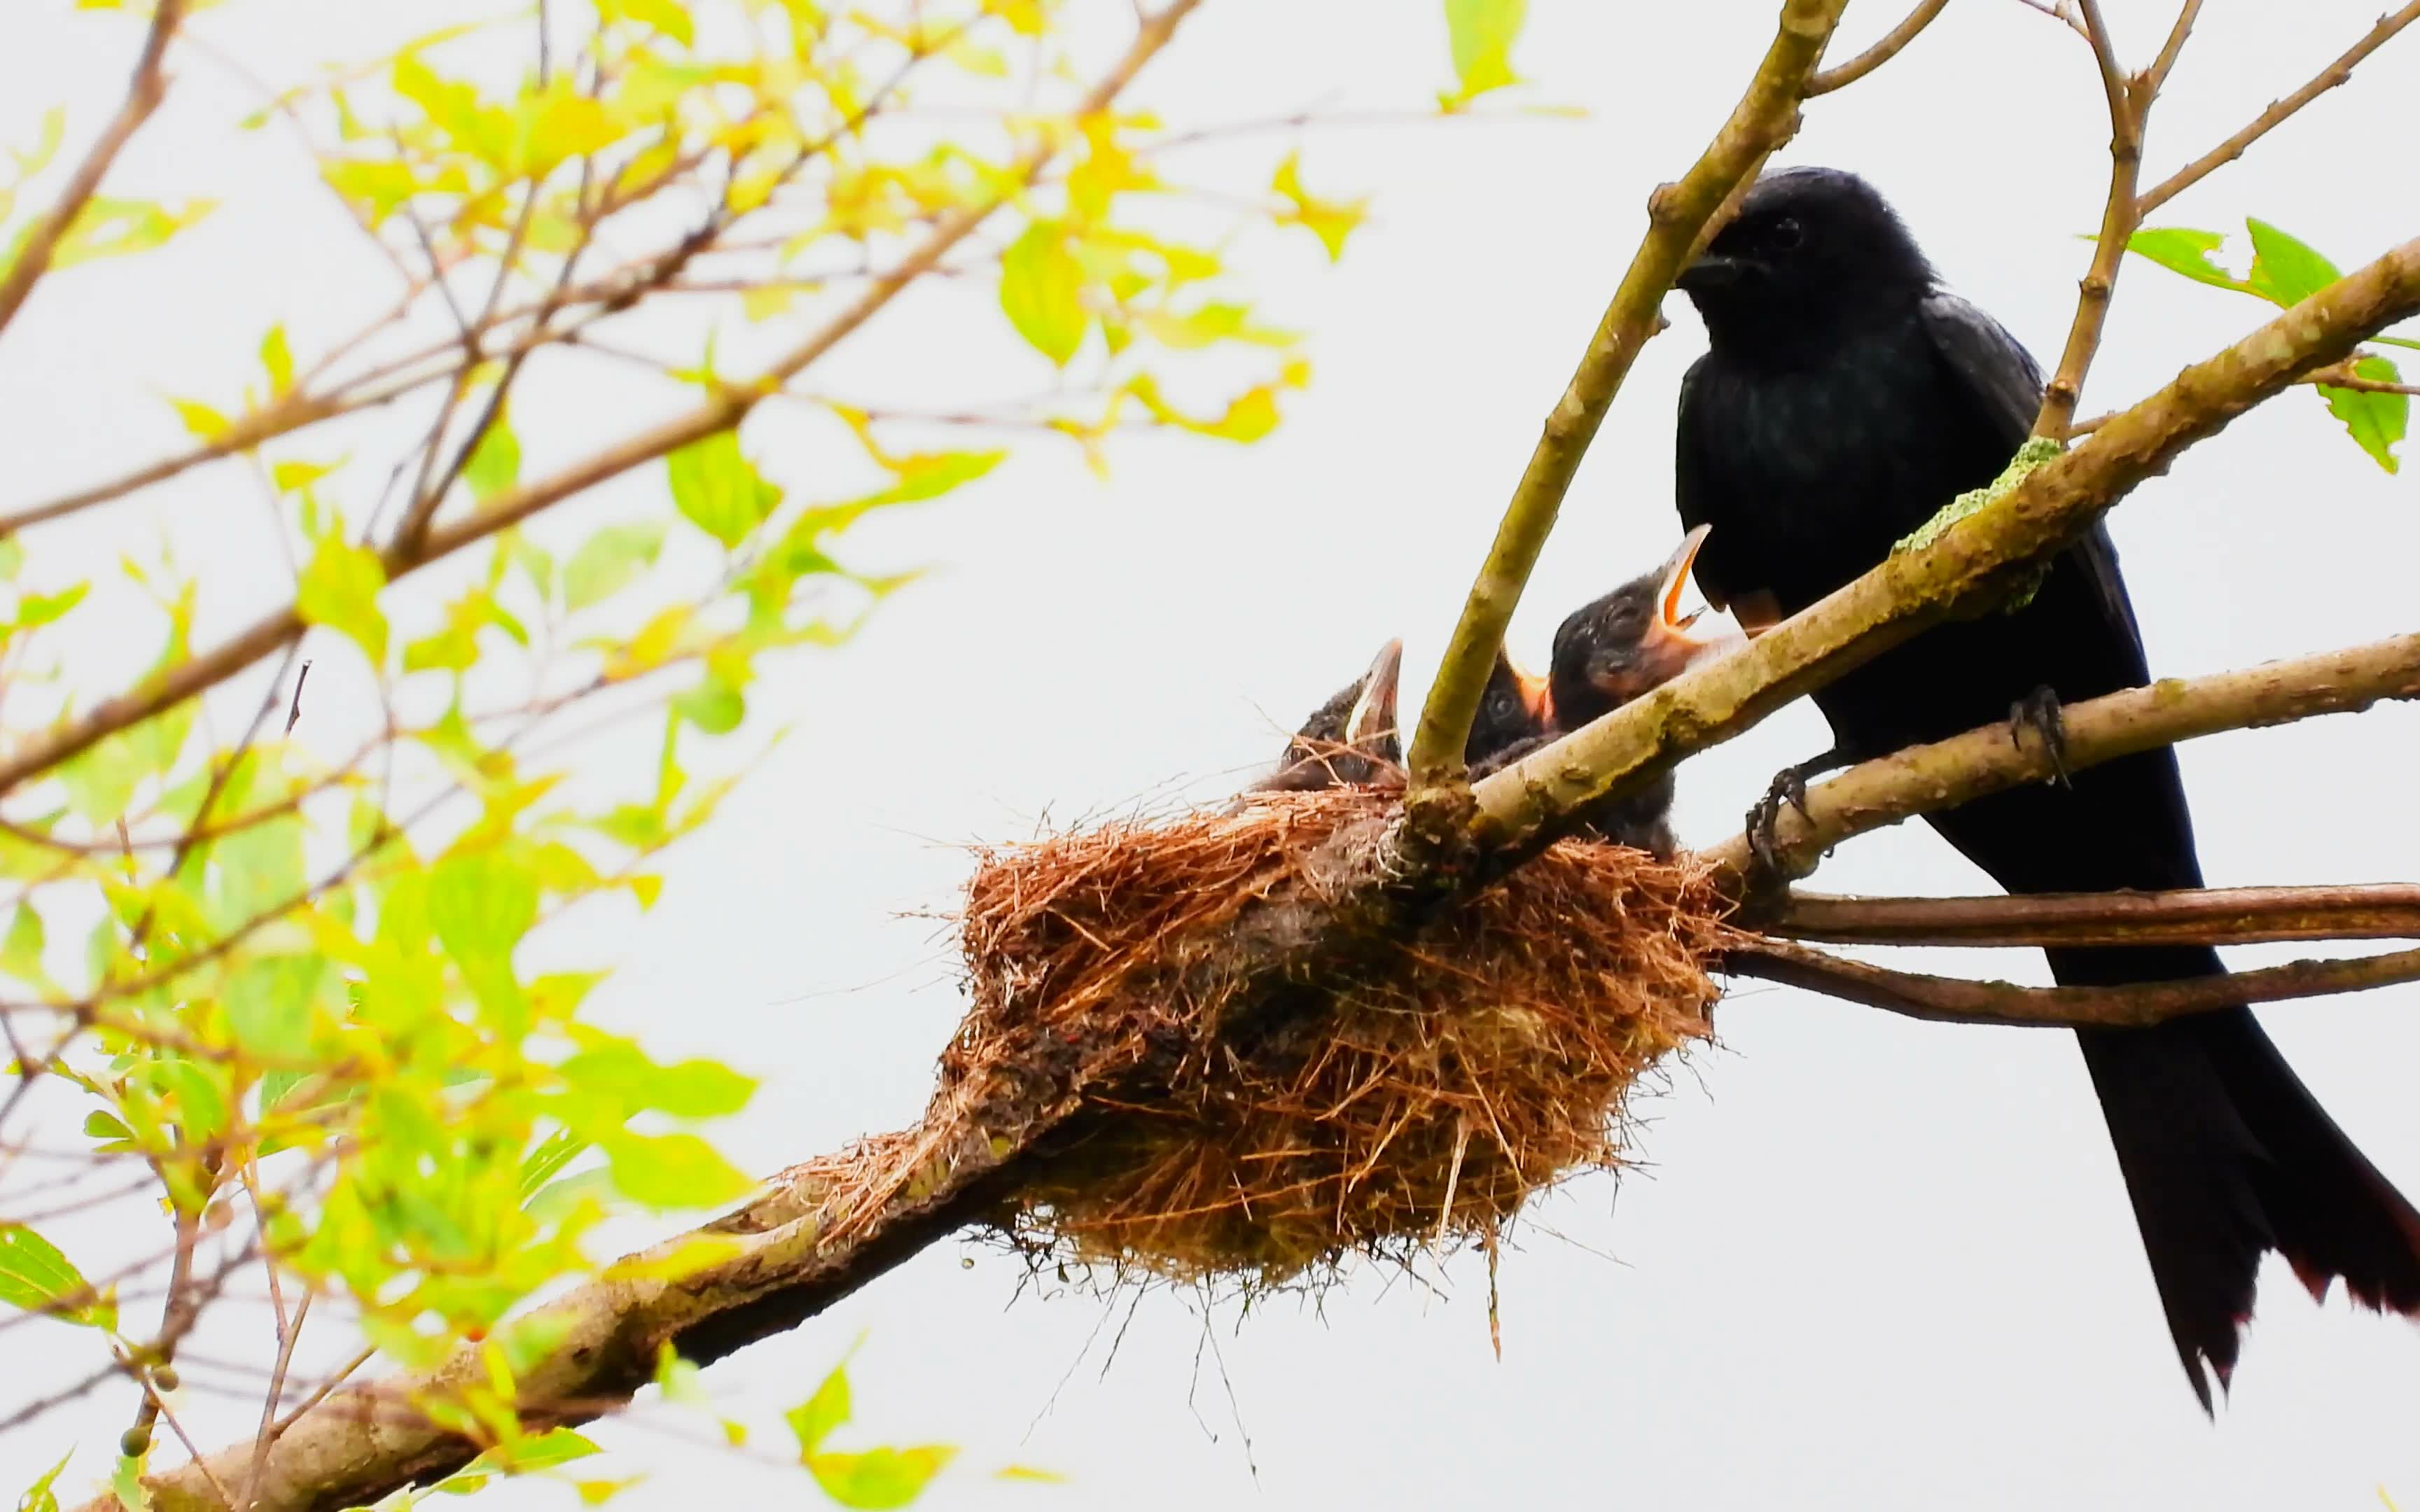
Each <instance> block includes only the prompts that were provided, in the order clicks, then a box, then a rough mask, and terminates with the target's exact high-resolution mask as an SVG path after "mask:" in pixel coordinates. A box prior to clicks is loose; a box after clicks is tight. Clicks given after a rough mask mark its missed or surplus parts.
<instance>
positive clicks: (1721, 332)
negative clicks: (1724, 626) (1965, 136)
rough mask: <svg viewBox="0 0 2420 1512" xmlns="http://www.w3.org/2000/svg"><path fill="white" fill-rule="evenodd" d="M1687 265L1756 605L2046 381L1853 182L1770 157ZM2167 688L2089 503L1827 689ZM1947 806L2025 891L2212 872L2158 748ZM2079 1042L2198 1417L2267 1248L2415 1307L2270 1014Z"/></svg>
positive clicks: (2242, 1014) (1751, 612)
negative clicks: (1978, 591)
mask: <svg viewBox="0 0 2420 1512" xmlns="http://www.w3.org/2000/svg"><path fill="white" fill-rule="evenodd" d="M1679 283H1680V286H1681V288H1682V289H1683V291H1684V292H1686V293H1687V295H1688V296H1689V298H1690V300H1691V301H1693V302H1694V303H1695V304H1696V305H1697V307H1698V312H1699V315H1700V316H1703V317H1704V320H1705V324H1706V330H1707V333H1708V335H1709V336H1710V337H1711V338H1712V349H1711V350H1710V351H1708V353H1707V354H1706V355H1705V356H1704V357H1703V358H1701V359H1700V360H1699V362H1698V363H1697V364H1696V365H1695V366H1694V367H1692V368H1691V369H1690V370H1689V374H1688V377H1687V378H1686V379H1685V380H1684V381H1683V385H1682V390H1681V413H1680V436H1679V455H1678V459H1677V462H1678V469H1677V479H1678V486H1679V499H1680V508H1681V517H1682V519H1683V520H1684V521H1685V522H1687V523H1689V524H1691V525H1702V524H1711V525H1713V526H1714V536H1713V538H1712V540H1711V541H1709V542H1708V544H1707V547H1706V549H1705V550H1704V552H1703V553H1702V555H1701V556H1700V557H1699V573H1698V579H1699V583H1700V584H1701V585H1702V586H1703V588H1704V589H1705V592H1706V594H1707V595H1708V597H1709V598H1710V599H1711V600H1712V601H1713V602H1714V603H1716V604H1718V605H1720V604H1724V603H1729V604H1730V605H1731V606H1732V607H1733V608H1734V609H1735V611H1737V612H1738V613H1739V614H1740V616H1741V618H1742V619H1743V620H1744V621H1754V620H1759V619H1766V618H1771V617H1777V616H1778V615H1781V614H1789V613H1794V612H1796V611H1797V610H1799V609H1804V608H1805V607H1806V606H1807V605H1808V604H1810V603H1812V602H1813V601H1814V600H1816V599H1818V598H1820V597H1822V596H1823V594H1828V593H1830V592H1831V591H1833V590H1834V589H1837V588H1838V587H1840V586H1841V585H1842V584H1844V583H1846V582H1848V581H1849V580H1850V579H1853V578H1854V577H1856V576H1858V575H1859V574H1860V573H1863V572H1864V571H1866V570H1867V569H1868V568H1870V567H1872V566H1873V565H1875V564H1876V563H1879V562H1881V561H1882V560H1883V559H1884V557H1885V556H1886V555H1887V554H1888V553H1889V551H1890V549H1891V547H1892V545H1893V543H1894V542H1895V541H1896V540H1898V539H1899V538H1900V537H1901V536H1903V535H1905V534H1907V533H1908V532H1911V531H1913V530H1914V529H1915V528H1916V526H1918V525H1920V524H1921V523H1923V522H1924V521H1925V520H1926V519H1928V518H1929V517H1931V516H1932V515H1933V514H1934V513H1935V512H1936V511H1937V510H1939V509H1940V508H1941V507H1942V506H1943V505H1944V504H1946V503H1947V502H1948V501H1950V500H1951V499H1952V498H1954V497H1955V496H1956V495H1958V494H1959V493H1961V492H1962V491H1964V490H1966V489H1970V488H1976V487H1980V486H1984V485H1987V484H1989V483H1990V482H1991V481H1992V480H1993V477H1994V476H1995V475H1996V474H1997V473H1998V472H1999V471H2000V470H2001V469H2002V468H2003V467H2004V466H2005V465H2006V464H2007V462H2008V461H2009V457H2010V455H2012V454H2013V453H2014V452H2015V451H2016V449H2017V448H2018V446H2019V444H2020V443H2022V442H2023V441H2024V439H2025V436H2026V434H2027V432H2028V431H2029V430H2030V429H2031V427H2032V424H2033V421H2034V416H2035V413H2036V410H2037V409H2038V407H2039V405H2040V399H2041V386H2042V385H2041V374H2040V369H2039V368H2038V367H2036V365H2035V364H2034V362H2033V360H2032V358H2031V357H2029V356H2028V355H2027V354H2026V352H2025V350H2024V347H2020V346H2019V345H2018V344H2017V342H2016V340H2015V338H2013V337H2012V336H2010V335H2009V333H2008V332H2006V331H2004V330H2002V329H2001V327H2000V326H1999V325H1998V323H1997V322H1995V321H1993V319H1992V317H1991V316H1987V315H1985V314H1984V313H1983V312H1982V311H1980V310H1978V309H1977V308H1975V306H1973V305H1971V304H1968V303H1967V302H1965V301H1962V300H1960V299H1958V298H1957V297H1955V296H1953V295H1951V294H1948V293H1947V292H1945V291H1944V290H1943V289H1942V288H1941V287H1940V285H1939V284H1938V282H1937V280H1936V278H1935V276H1934V273H1933V270H1932V268H1931V264H1929V263H1928V262H1927V261H1926V260H1925V257H1924V255H1923V253H1922V252H1920V251H1919V250H1918V249H1917V247H1916V242H1915V240H1914V239H1912V238H1911V237H1910V236H1909V234H1908V232H1907V229H1906V228H1905V226H1903V225H1902V224H1900V220H1899V217H1898V216H1897V215H1896V214H1894V213H1893V211H1892V210H1891V208H1890V207H1889V206H1888V205H1887V204H1886V203H1885V201H1884V200H1883V198H1882V196H1881V195H1880V194H1878V193H1875V192H1874V190H1873V189H1872V188H1871V187H1870V186H1869V185H1868V184H1867V183H1866V182H1865V181H1864V180H1862V179H1860V178H1858V177H1854V175H1851V174H1847V173H1842V172H1839V171H1838V170H1835V169H1828V168H1793V169H1791V170H1788V171H1786V172H1780V173H1775V174H1770V175H1768V176H1766V177H1765V178H1764V179H1763V180H1762V181H1761V182H1760V183H1759V184H1758V185H1757V186H1756V187H1755V188H1754V189H1753V190H1751V191H1750V192H1749V193H1748V194H1747V196H1746V197H1745V200H1744V201H1743V203H1742V206H1741V209H1740V213H1739V215H1738V217H1737V218H1736V219H1735V220H1733V221H1732V222H1731V224H1730V225H1728V226H1727V227H1725V228H1724V230H1723V232H1722V233H1721V234H1720V235H1719V236H1717V237H1715V238H1714V240H1713V242H1712V243H1711V244H1710V245H1709V247H1708V249H1707V252H1706V254H1705V255H1704V256H1702V257H1700V258H1699V260H1698V261H1697V262H1696V263H1695V264H1693V265H1692V266H1691V267H1690V268H1689V269H1688V270H1686V271H1684V272H1683V274H1682V275H1681V278H1680V280H1679ZM2148 681H2149V673H2148V671H2146V668H2145V665H2144V657H2143V645H2142V639H2141V636H2140V634H2139V632H2138V631H2137V629H2136V626H2135V622H2134V611H2133V607H2132V606H2131V605H2130V603H2129V602H2128V599H2127V595H2126V584H2125V580H2124V579H2122V578H2121V577H2120V576H2119V575H2118V553H2117V551H2116V548H2114V547H2113V546H2112V545H2111V543H2110V540H2109V537H2108V535H2107V533H2106V532H2103V531H2102V529H2101V528H2100V527H2098V526H2096V527H2095V528H2094V529H2093V530H2092V531H2091V532H2089V533H2087V534H2086V536H2085V537H2084V538H2083V539H2082V540H2080V541H2078V542H2077V543H2076V544H2075V545H2074V546H2072V547H2071V548H2068V549H2067V550H2065V551H2064V552H2062V553H2060V555H2059V556H2058V557H2057V558H2056V559H2055V562H2054V563H2053V564H2052V566H2051V567H2050V569H2049V571H2048V574H2047V576H2045V577H2044V578H2043V579H2042V580H2041V583H2040V587H2039V588H2038V589H2037V590H2036V591H2035V593H2034V595H2033V597H2032V598H2031V599H2030V600H2029V601H2028V602H2026V603H2025V604H2024V606H2023V607H2022V608H2018V609H2011V610H2009V611H2008V612H2004V613H1993V614H1987V615H1984V616H1983V617H1981V618H1978V619H1972V620H1965V621H1959V622H1952V623H1948V624H1945V625H1939V626H1936V627H1935V628H1933V629H1931V630H1928V631H1926V632H1924V633H1923V634H1921V635H1919V636H1917V637H1916V638H1915V639H1914V640H1910V641H1908V642H1906V643H1905V644H1903V645H1901V646H1899V647H1897V648H1896V649H1894V650H1892V651H1889V652H1886V653H1885V654H1884V655H1883V656H1878V657H1876V658H1875V659H1874V660H1872V661H1870V662H1869V663H1867V664H1866V665H1865V666H1864V667H1862V668H1860V669H1858V670H1857V671H1854V672H1851V673H1849V674H1848V675H1847V676H1845V677H1842V678H1841V679H1839V680H1838V682H1835V683H1833V684H1831V685H1830V686H1829V687H1825V688H1823V689H1822V690H1821V691H1819V692H1817V693H1816V694H1815V702H1816V703H1817V705H1818V706H1819V707H1821V708H1822V709H1823V715H1824V717H1825V718H1826V719H1828V720H1829V721H1830V722H1831V726H1832V732H1833V734H1834V737H1835V739H1836V741H1837V742H1838V750H1837V753H1836V754H1837V755H1838V757H1841V758H1848V759H1857V758H1863V757H1868V756H1873V755H1879V754H1882V753H1885V752H1887V751H1890V750H1894V749H1897V748H1900V747H1903V746H1906V745H1909V744H1912V743H1914V742H1917V741H1924V740H1933V739H1938V738H1941V737H1943V736H1946V735H1948V734H1951V733H1956V732H1958V731H1961V730H1965V729H1969V728H1972V727H1975V726H1978V725H1982V724H1986V723H1989V722H1992V721H1993V720H1996V719H2001V718H2006V717H2009V715H2010V711H2011V707H2012V705H2014V704H2019V703H2024V702H2028V701H2031V700H2034V698H2035V696H2036V695H2037V694H2039V693H2040V692H2041V691H2042V690H2045V689H2047V690H2048V692H2049V693H2050V694H2053V695H2055V697H2056V698H2057V699H2060V700H2067V701H2073V700H2078V699H2086V698H2091V697H2094V696H2096V695H2099V694H2102V693H2107V692H2111V691H2113V690H2115V689H2118V688H2121V687H2136V686H2139V685H2141V684H2144V683H2146V682H2148ZM2036 706H2037V707H2043V706H2045V705H2041V704H2037V705H2036ZM2046 707H2047V708H2049V709H2051V710H2054V711H2055V704H2048V705H2046ZM2053 719H2054V720H2055V714H2054V715H2053ZM2046 733H2055V723H2053V725H2052V728H2051V731H2050V732H2046ZM1810 765H1812V764H1810ZM1786 775H1787V774H1785V776H1786ZM1931 824H1932V825H1933V827H1934V828H1935V829H1937V830H1938V831H1940V833H1941V834H1942V835H1943V836H1944V837H1946V838H1947V840H1948V841H1949V842H1950V843H1951V844H1953V845H1955V846H1956V847H1957V848H1958V849H1959V850H1961V851H1962V852H1963V853H1965V855H1966V856H1967V857H1968V858H1969V859H1970V860H1972V861H1974V862H1975V863H1976V864H1977V865H1978V866H1980V867H1981V868H1982V869H1983V870H1984V871H1986V872H1990V873H1991V874H1992V875H1993V878H1995V879H1996V880H1997V881H1998V882H1999V883H2000V885H2001V886H2003V887H2007V888H2009V890H2010V891H2012V892H2020V893H2024V892H2051V891H2070V890H2077V891H2098V890H2102V889H2107V888H2118V887H2199V886H2201V881H2202V878H2201V867H2200V862H2199V861H2198V859H2197V858H2196V857H2195V852H2194V840H2193V822H2192V818H2191V815H2190V813H2189V812H2188V810H2187V809H2186V806H2185V797H2184V788H2183V784H2182V783H2181V781H2180V779H2179V777H2178V773H2177V762H2176V757H2175V755H2174V754H2173V753H2172V752H2171V751H2168V750H2166V749H2161V750H2157V751H2147V752H2145V753H2143V754H2141V755H2136V756H2130V757H2127V758H2124V759H2122V760H2119V761H2115V762H2110V763H2106V764H2102V765H2100V766H2096V767H2093V768H2091V769H2090V770H2088V771H2083V772H2078V773H2076V774H2074V776H2073V779H2072V781H2071V783H2070V784H2068V785H2065V786H2056V787H2055V786H2049V785H2043V786H2037V787H2029V788H2024V789H2020V790H2016V791H2012V792H2009V793H2004V794H2000V795H1996V796H1993V797H1990V798H1985V799H1982V800H1980V801H1978V802H1976V803H1971V804H1968V805H1966V806H1965V807H1963V808H1961V809H1957V810H1951V811H1949V812H1947V813H1940V814H1935V815H1933V816H1932V817H1931ZM2048 954H2049V957H2050V964H2051V970H2052V973H2053V974H2054V975H2055V977H2056V978H2057V979H2058V980H2060V981H2062V982H2076V983H2125V982H2138V981H2158V980H2172V979H2179V978H2187V977H2205V976H2214V975H2218V974H2220V973H2222V972H2223V971H2224V970H2225V969H2226V968H2225V967H2224V966H2222V965H2221V964H2219V959H2218V955H2217V952H2215V951H2214V950H2211V949H2206V948H2200V947H2158V948H2128V949H2055V950H2051V951H2049V952H2048ZM2077 1037H2078V1039H2079V1040H2080V1041H2081V1042H2082V1045H2083V1050H2084V1060H2085V1065H2086V1068H2087V1069H2088V1070H2089V1072H2090V1073H2091V1077H2092V1084H2093V1088H2094V1089H2095V1090H2096V1091H2097V1092H2098V1093H2099V1094H2100V1099H2101V1106H2102V1113H2103V1115H2104V1116H2105V1117H2106V1119H2107V1121H2108V1125H2109V1135H2110V1140H2111V1143H2112V1144H2113V1145H2115V1147H2116V1149H2117V1154H2118V1168H2119V1170H2120V1171H2121V1172H2122V1173H2123V1174H2124V1177H2125V1181H2126V1190H2127V1194H2128V1196H2130V1197H2131V1198H2132V1200H2133V1209H2134V1217H2135V1221H2136V1224H2137V1226H2138V1227H2140V1229H2141V1231H2142V1236H2143V1245H2144V1248H2145V1250H2146V1251H2147V1252H2148V1254H2149V1259H2150V1265H2151V1275H2152V1279H2153V1281H2154V1282H2155V1283H2156V1285H2157V1286H2158V1288H2159V1293H2160V1301H2161V1304H2162V1305H2163V1307H2164V1309H2165V1310H2166V1314H2167V1321H2168V1329H2169V1332H2170V1334H2171V1335H2172V1336H2173V1337H2174V1339H2175V1341H2176V1347H2177V1353H2178V1356H2179V1357H2180V1359H2181V1360H2182V1362H2183V1363H2184V1366H2185V1370H2186V1373H2187V1374H2188V1375H2189V1376H2190V1377H2191V1378H2192V1380H2193V1385H2194V1391H2195V1395H2196V1396H2199V1397H2200V1399H2201V1403H2202V1407H2203V1410H2204V1411H2205V1412H2207V1411H2209V1410H2210V1406H2211V1392H2210V1384H2209V1381H2208V1379H2207V1377H2206V1376H2205V1375H2204V1373H2203V1368H2202V1367H2203V1365H2204V1363H2207V1364H2208V1365H2209V1366H2210V1367H2211V1369H2212V1370H2214V1371H2215V1372H2216V1374H2217V1376H2218V1380H2219V1382H2220V1384H2221V1385H2222V1386H2224V1385H2225V1384H2226V1381H2227V1380H2228V1378H2229V1375H2230V1373H2231V1372H2232V1370H2233V1369H2234V1365H2235V1362H2236V1358H2237V1353H2238V1350H2239V1346H2240V1344H2241V1333H2242V1326H2243V1324H2244V1323H2246V1322H2247V1321H2248V1320H2249V1319H2250V1318H2251V1316H2252V1303H2253V1289H2254V1284H2255V1280H2256V1276H2257V1271H2258V1267H2259V1260H2260V1256H2261V1254H2262V1253H2263V1252H2264V1251H2268V1250H2275V1251H2277V1252H2279V1253H2281V1254H2283V1255H2284V1256H2285V1257H2286V1258H2287V1259H2288V1261H2290V1262H2291V1263H2292V1265H2293V1267H2294V1271H2295V1273H2296V1274H2297V1275H2298V1276H2300V1277H2301V1279H2302V1280H2303V1282H2304V1285H2305V1286H2306V1287H2308V1288H2310V1289H2311V1291H2312V1293H2313V1294H2314V1295H2315V1296H2320V1297H2324V1295H2325V1293H2326V1289H2327V1287H2328V1285H2329V1283H2330V1281H2331V1279H2332V1278H2334V1277H2338V1276H2341V1277H2343V1278H2344V1281H2345V1285H2346V1289H2347V1290H2348V1291H2350V1293H2351V1294H2352V1296H2353V1297H2354V1298H2356V1299H2357V1300H2359V1301H2361V1302H2363V1303H2366V1304H2368V1305H2370V1306H2372V1307H2378V1308H2393V1309H2395V1310H2397V1311H2400V1312H2405V1313H2420V1213H2415V1212H2414V1211H2413V1209H2412V1204H2411V1203H2410V1202H2408V1201H2406V1200H2405V1199H2404V1197H2403V1196H2401V1194H2399V1193H2398V1192H2397V1191H2396V1189H2395V1188H2394V1186H2393V1185H2391V1184H2390V1183H2389V1182H2388V1181H2387V1180H2386V1179H2385V1178H2384V1177H2383V1176H2381V1175H2380V1174H2379V1172H2378V1170H2377V1168H2376V1167H2374V1166H2373V1165H2371V1164H2370V1163H2369V1162H2368V1161H2367V1160H2366V1159H2365V1158H2364V1157H2363V1155H2362V1154H2361V1152H2360V1151H2359V1150H2358V1149H2355V1148H2354V1147H2353V1145H2352V1143H2351V1141H2350V1140H2349V1139H2347V1138H2346V1137H2345V1135H2344V1134H2343V1133H2342V1132H2340V1131H2339V1130H2338V1129H2337V1128H2336V1126H2335V1123H2334V1122H2333V1121H2331V1120H2330V1119H2329V1118H2328V1116H2327V1114H2326V1113H2325V1112H2324V1111H2322V1110H2321V1109H2320V1107H2319V1103H2317V1101H2315V1100H2314V1099H2313V1098H2312V1096H2311V1094H2310V1092H2309V1091H2308V1090H2307V1089H2305V1088H2304V1086H2303V1084H2302V1083H2301V1082H2300V1081H2299V1080H2297V1079H2296V1077H2295V1075H2294V1073H2293V1072H2292V1071H2291V1069H2289V1068H2288V1066H2287V1064H2286V1062H2285V1060H2284V1058H2283V1057H2280V1056H2279V1055H2278V1053H2277V1050H2276V1047H2275V1046H2274V1045H2273V1044H2272V1043H2271V1042H2270V1041H2269V1038H2268V1036H2267V1035H2266V1034H2264V1033H2263V1032H2262V1031H2261V1028H2260V1026H2259V1025H2258V1023H2257V1022H2256V1021H2255V1019H2254V1018H2253V1016H2252V1013H2251V1011H2250V1010H2249V1009H2244V1008H2236V1009H2230V1010H2226V1011H2221V1012H2213V1013H2205V1014H2199V1015H2195V1016H2193V1017H2188V1018H2182V1019H2176V1020H2171V1021H2170V1022H2168V1023H2166V1024H2164V1025H2161V1026H2158V1027H2155V1028H2149V1029H2085V1030H2079V1031H2078V1033H2077Z"/></svg>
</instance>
